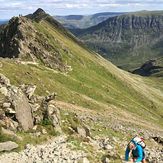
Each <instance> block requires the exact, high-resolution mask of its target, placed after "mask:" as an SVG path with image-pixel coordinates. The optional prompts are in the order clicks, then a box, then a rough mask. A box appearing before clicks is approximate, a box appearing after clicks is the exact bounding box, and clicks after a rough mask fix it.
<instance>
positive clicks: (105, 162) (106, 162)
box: [102, 157, 110, 163]
mask: <svg viewBox="0 0 163 163" xmlns="http://www.w3.org/2000/svg"><path fill="white" fill-rule="evenodd" d="M102 162H103V163H110V160H109V158H107V157H105V158H104V160H103V161H102Z"/></svg>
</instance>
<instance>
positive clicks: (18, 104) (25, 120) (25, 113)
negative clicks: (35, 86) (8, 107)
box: [10, 88, 33, 131]
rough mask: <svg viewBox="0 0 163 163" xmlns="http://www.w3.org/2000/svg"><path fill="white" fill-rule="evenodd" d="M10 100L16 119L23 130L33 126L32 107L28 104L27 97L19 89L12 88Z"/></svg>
mask: <svg viewBox="0 0 163 163" xmlns="http://www.w3.org/2000/svg"><path fill="white" fill-rule="evenodd" d="M10 93H11V94H10V101H12V106H13V108H14V110H15V113H16V119H17V120H18V122H19V124H20V125H21V127H22V129H23V130H24V131H28V130H29V129H32V128H33V117H32V109H31V107H30V105H29V102H28V99H27V97H26V96H25V95H24V93H23V92H22V90H21V89H16V88H15V89H14V90H11V92H10Z"/></svg>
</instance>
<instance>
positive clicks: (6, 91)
mask: <svg viewBox="0 0 163 163" xmlns="http://www.w3.org/2000/svg"><path fill="white" fill-rule="evenodd" d="M0 92H1V93H2V94H3V95H4V96H8V89H7V88H6V87H0Z"/></svg>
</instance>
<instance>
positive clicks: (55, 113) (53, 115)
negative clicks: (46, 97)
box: [47, 104, 61, 132]
mask: <svg viewBox="0 0 163 163" xmlns="http://www.w3.org/2000/svg"><path fill="white" fill-rule="evenodd" d="M47 114H48V118H49V119H51V120H52V124H53V126H54V128H55V130H56V131H58V132H61V127H60V126H61V125H60V119H61V118H60V111H59V109H58V108H57V107H56V106H54V105H53V104H48V106H47Z"/></svg>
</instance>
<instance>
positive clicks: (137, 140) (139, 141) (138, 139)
mask: <svg viewBox="0 0 163 163" xmlns="http://www.w3.org/2000/svg"><path fill="white" fill-rule="evenodd" d="M131 142H134V143H135V144H138V145H140V146H141V147H142V148H143V149H144V148H145V147H146V144H145V142H144V139H143V138H142V137H138V136H135V137H134V138H133V139H132V140H131Z"/></svg>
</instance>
